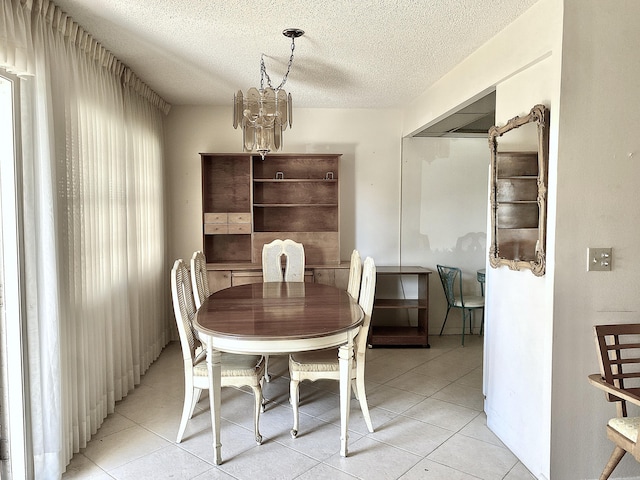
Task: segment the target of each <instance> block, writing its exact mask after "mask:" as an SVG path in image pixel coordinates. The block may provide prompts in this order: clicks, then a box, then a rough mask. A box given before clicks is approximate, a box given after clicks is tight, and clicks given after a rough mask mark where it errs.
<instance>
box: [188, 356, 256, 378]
mask: <svg viewBox="0 0 640 480" xmlns="http://www.w3.org/2000/svg"><path fill="white" fill-rule="evenodd" d="M262 361H263V357H262V356H260V355H239V354H236V353H225V352H223V353H222V372H221V374H220V375H221V376H222V377H239V376H243V377H246V376H250V375H254V374H255V372H256V368H258V366H259V365H260V362H262ZM193 374H194V375H195V376H198V377H206V376H207V375H208V374H209V373H208V370H207V362H206V360H205V358H204V357H202V359H201V360H200V361H198V362H197V363H196V364H195V365H194V366H193Z"/></svg>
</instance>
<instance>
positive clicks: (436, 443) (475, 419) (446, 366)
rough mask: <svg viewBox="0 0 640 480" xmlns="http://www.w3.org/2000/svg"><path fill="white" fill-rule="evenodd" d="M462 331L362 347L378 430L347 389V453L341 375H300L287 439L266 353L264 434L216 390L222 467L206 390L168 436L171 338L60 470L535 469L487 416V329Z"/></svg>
mask: <svg viewBox="0 0 640 480" xmlns="http://www.w3.org/2000/svg"><path fill="white" fill-rule="evenodd" d="M465 340H466V341H465V343H466V346H465V347H461V346H460V337H459V336H443V337H438V336H433V337H431V338H430V343H431V348H430V349H423V348H375V349H369V350H368V351H367V368H366V378H367V397H368V400H369V407H370V409H371V417H372V420H373V424H374V427H375V433H369V432H368V431H367V429H366V426H365V423H364V420H363V419H362V415H361V412H360V407H359V404H358V401H357V400H355V399H353V400H352V403H351V419H350V424H349V431H350V434H349V456H348V457H347V458H342V457H341V456H340V455H339V446H340V439H339V437H340V435H339V424H340V410H339V398H338V383H337V382H333V381H319V382H315V383H310V382H303V383H302V384H301V386H300V403H301V405H300V412H301V415H300V433H299V434H298V437H297V438H295V439H292V438H291V436H290V434H289V430H290V429H291V422H292V413H291V407H290V405H289V399H288V392H289V380H288V378H287V375H288V367H287V358H286V357H284V356H283V357H271V359H270V365H269V369H270V373H271V374H272V375H273V379H272V380H271V382H270V383H268V384H266V385H265V389H264V393H265V397H266V398H267V400H268V402H269V403H268V405H267V408H266V411H265V412H264V413H263V414H262V415H261V417H260V431H261V433H262V435H263V437H264V441H263V444H262V445H256V443H255V441H254V436H253V427H252V405H253V398H252V395H251V394H250V393H249V392H248V391H244V390H237V389H233V388H224V389H223V390H222V418H223V419H222V427H221V437H222V438H221V440H222V458H223V463H222V465H220V466H215V465H213V451H212V447H211V442H212V435H211V421H210V417H209V408H208V406H209V402H208V397H207V396H206V393H203V395H202V399H201V401H200V403H199V404H198V408H197V411H196V413H195V414H194V417H193V418H192V419H191V420H190V422H189V424H188V426H187V431H186V434H185V437H184V439H183V441H182V443H180V444H176V443H175V436H176V433H177V431H178V424H179V421H180V415H181V412H182V400H183V369H182V357H181V352H180V344H179V343H177V342H174V343H171V344H169V345H168V346H167V347H166V348H165V349H164V351H163V352H162V354H161V355H160V357H159V358H158V360H157V361H156V362H155V363H154V364H153V365H152V366H151V368H150V369H149V371H148V372H147V373H146V374H145V375H144V376H143V378H142V382H141V384H140V385H139V386H138V387H137V388H136V389H135V390H134V391H133V392H131V393H130V394H129V395H128V396H127V397H126V398H125V399H124V400H122V401H121V402H118V404H117V405H116V408H115V413H113V414H112V415H109V417H108V418H107V419H106V420H105V422H104V424H103V425H102V427H101V428H100V429H99V430H98V432H97V434H96V435H95V436H94V438H92V440H91V441H90V442H89V444H88V445H87V447H86V448H84V449H82V450H81V452H80V453H78V454H76V455H75V456H74V457H73V459H72V461H71V463H70V465H69V466H68V467H67V473H65V474H64V475H63V477H62V478H63V479H64V480H72V479H79V478H81V479H89V478H90V479H97V480H102V479H119V480H126V479H140V478H153V479H156V480H158V479H185V480H187V479H198V480H201V479H241V480H242V479H247V480H255V479H281V480H288V479H298V480H311V479H325V478H326V479H332V480H333V479H337V480H341V479H353V478H362V479H367V480H377V479H402V480H417V479H420V480H424V479H426V480H429V479H442V480H470V479H486V480H493V479H496V480H497V479H504V480H532V479H533V478H534V477H533V476H532V475H531V474H530V473H529V472H528V471H527V469H526V468H525V467H524V466H523V465H522V464H521V463H520V462H519V461H518V459H517V458H516V457H515V456H514V455H513V454H512V453H511V452H510V451H509V449H507V448H506V447H505V446H504V445H503V444H502V443H501V442H500V440H499V439H498V438H497V437H496V436H495V435H494V434H493V433H491V431H490V430H489V429H488V428H487V426H486V416H485V414H484V413H483V412H482V407H483V395H482V339H481V338H480V337H478V336H472V337H467V338H466V339H465Z"/></svg>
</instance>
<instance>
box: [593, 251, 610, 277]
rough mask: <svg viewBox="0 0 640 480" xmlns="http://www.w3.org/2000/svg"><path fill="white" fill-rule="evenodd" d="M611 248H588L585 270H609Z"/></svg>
mask: <svg viewBox="0 0 640 480" xmlns="http://www.w3.org/2000/svg"><path fill="white" fill-rule="evenodd" d="M611 250H612V249H611V248H588V249H587V271H589V272H604V271H610V270H611V260H612V259H611Z"/></svg>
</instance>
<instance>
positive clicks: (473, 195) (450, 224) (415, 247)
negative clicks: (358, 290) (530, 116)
mask: <svg viewBox="0 0 640 480" xmlns="http://www.w3.org/2000/svg"><path fill="white" fill-rule="evenodd" d="M489 159H490V155H489V145H488V143H487V139H486V138H418V137H416V138H405V139H404V141H403V150H402V225H401V249H400V253H401V256H402V263H403V265H421V266H424V267H427V268H430V269H432V270H433V271H434V274H433V275H431V278H430V282H429V283H430V285H429V287H430V291H429V331H430V333H431V334H432V335H437V334H438V333H440V328H441V327H442V322H443V320H444V316H445V313H446V310H447V308H446V307H447V302H446V299H445V297H444V292H443V290H442V286H441V284H440V280H439V277H438V275H437V271H436V265H437V264H443V265H451V266H457V267H459V268H460V269H461V270H462V273H463V280H464V292H465V293H469V294H473V295H480V293H481V291H480V284H479V283H478V281H477V275H476V272H477V270H478V269H480V268H485V263H486V258H487V257H486V247H487V244H486V243H487V242H486V239H487V202H488V200H487V199H488V183H487V182H488V175H489ZM410 287H414V285H411V286H410ZM410 287H409V288H410ZM414 288H415V287H414ZM410 295H415V293H414V292H413V291H409V292H408V293H407V296H410ZM480 322H481V316H480V314H478V315H477V318H476V322H475V327H476V331H478V330H480ZM461 328H462V318H461V314H460V310H458V309H454V310H452V311H451V312H450V313H449V318H448V319H447V324H446V328H445V330H444V333H445V334H451V333H454V334H458V335H459V334H460V331H461Z"/></svg>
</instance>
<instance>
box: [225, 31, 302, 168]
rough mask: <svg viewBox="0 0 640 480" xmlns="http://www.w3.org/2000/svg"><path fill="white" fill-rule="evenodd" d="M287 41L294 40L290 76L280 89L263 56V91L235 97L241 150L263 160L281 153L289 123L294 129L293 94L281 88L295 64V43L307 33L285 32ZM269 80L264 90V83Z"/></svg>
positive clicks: (261, 78) (261, 67) (251, 90)
mask: <svg viewBox="0 0 640 480" xmlns="http://www.w3.org/2000/svg"><path fill="white" fill-rule="evenodd" d="M282 34H283V35H284V36H285V37H289V38H290V39H291V56H290V57H289V64H288V65H287V72H286V73H285V74H284V77H283V78H282V82H280V85H278V86H277V87H275V88H273V86H272V85H271V78H269V75H268V74H267V68H266V67H265V65H264V53H263V54H262V55H261V56H260V89H257V88H255V87H251V88H250V89H249V90H247V94H246V95H243V94H242V91H241V90H238V93H237V94H235V95H234V96H233V128H238V125H240V126H242V147H243V149H244V151H247V152H252V151H253V150H254V149H255V150H256V151H257V152H258V153H259V154H260V155H261V156H262V159H263V160H264V156H265V155H266V154H267V153H269V152H271V151H278V150H280V148H281V147H282V132H284V131H285V130H286V129H287V123H288V124H289V128H291V126H292V124H293V121H292V115H291V113H292V111H291V94H289V95H287V92H285V91H284V90H283V89H282V87H284V84H285V83H286V82H287V77H288V76H289V71H290V70H291V64H292V63H293V51H294V50H295V48H296V46H295V39H296V38H298V37H300V36H302V35H303V34H304V31H302V30H300V29H298V28H287V29H286V30H284V31H283V32H282ZM265 78H266V80H267V87H266V88H265V85H264V81H265Z"/></svg>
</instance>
